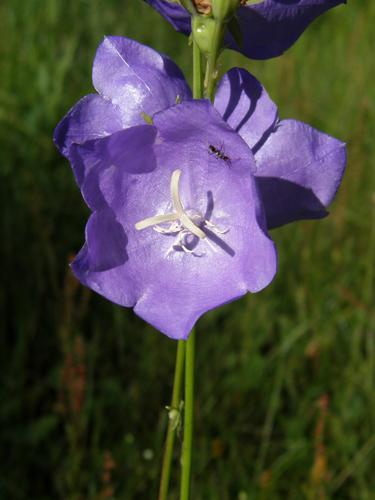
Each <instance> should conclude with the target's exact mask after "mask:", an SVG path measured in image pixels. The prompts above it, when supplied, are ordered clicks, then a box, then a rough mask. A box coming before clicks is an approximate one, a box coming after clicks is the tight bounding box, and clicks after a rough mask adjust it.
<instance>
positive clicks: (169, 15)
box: [145, 0, 191, 35]
mask: <svg viewBox="0 0 375 500" xmlns="http://www.w3.org/2000/svg"><path fill="white" fill-rule="evenodd" d="M145 2H146V3H148V4H149V5H151V7H153V8H154V9H155V10H157V11H158V12H159V14H161V15H162V16H163V17H164V18H165V19H166V20H167V21H168V22H170V23H171V25H172V26H173V27H174V29H175V30H176V31H180V32H181V33H184V34H185V35H189V34H190V31H191V19H190V15H189V13H188V11H187V10H186V9H184V7H181V5H178V4H177V3H175V2H172V1H169V0H145Z"/></svg>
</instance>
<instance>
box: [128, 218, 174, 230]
mask: <svg viewBox="0 0 375 500" xmlns="http://www.w3.org/2000/svg"><path fill="white" fill-rule="evenodd" d="M178 218H179V215H178V214H165V215H154V216H153V217H149V218H148V219H143V220H141V221H139V222H137V223H136V225H135V228H136V229H138V231H140V230H141V229H146V228H147V227H151V226H155V225H156V224H162V223H163V222H172V221H174V220H177V219H178Z"/></svg>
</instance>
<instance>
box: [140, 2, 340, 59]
mask: <svg viewBox="0 0 375 500" xmlns="http://www.w3.org/2000/svg"><path fill="white" fill-rule="evenodd" d="M145 1H146V2H147V3H148V4H149V5H151V6H152V7H153V8H154V9H155V10H157V11H158V12H159V13H160V14H161V15H162V16H163V17H164V18H165V19H166V20H167V21H169V22H170V23H171V24H172V26H173V27H174V28H175V29H176V30H177V31H180V32H181V33H184V34H185V35H189V34H190V32H191V19H190V14H189V12H188V11H187V10H186V9H185V8H184V7H182V6H181V5H180V4H179V3H178V2H176V1H174V0H145ZM343 3H346V0H264V1H263V2H260V3H251V2H250V1H249V2H248V5H242V6H240V7H239V8H238V11H237V19H238V22H239V27H240V31H241V35H242V37H241V38H242V43H241V44H239V43H238V42H237V41H236V40H235V38H234V37H233V36H232V35H231V34H230V33H229V32H228V33H227V35H226V39H225V44H226V46H227V47H228V48H230V49H233V50H237V51H238V52H241V53H242V54H244V55H245V56H247V57H250V58H252V59H270V58H272V57H277V56H279V55H281V54H283V53H284V52H285V51H286V50H287V49H289V47H291V46H292V45H293V44H294V43H295V42H296V41H297V40H298V38H299V37H300V36H301V34H302V33H303V32H304V31H305V29H306V28H307V27H308V26H309V24H310V23H312V22H313V21H314V19H316V18H317V17H319V16H320V15H321V14H323V13H324V12H326V11H327V10H329V9H331V8H332V7H335V6H337V5H339V4H343Z"/></svg>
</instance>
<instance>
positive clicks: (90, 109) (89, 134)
mask: <svg viewBox="0 0 375 500" xmlns="http://www.w3.org/2000/svg"><path fill="white" fill-rule="evenodd" d="M123 127H124V124H123V122H122V120H121V114H120V112H119V110H118V108H116V107H115V106H113V104H112V103H111V102H110V101H107V100H105V99H103V98H102V97H100V96H98V95H96V94H90V95H87V96H85V97H83V98H82V99H81V100H80V101H78V102H77V104H76V105H75V106H74V107H73V108H72V109H71V110H70V111H69V112H68V113H67V114H66V116H64V118H63V119H62V120H61V121H60V123H59V124H58V125H57V127H56V129H55V132H54V142H55V144H56V146H57V148H58V150H59V151H60V152H61V154H63V155H64V156H66V157H69V149H70V146H71V145H72V144H82V143H84V142H86V141H89V140H92V139H97V138H99V137H104V136H106V135H109V134H112V133H113V132H117V131H118V130H121V129H122V128H123Z"/></svg>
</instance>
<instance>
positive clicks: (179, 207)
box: [135, 169, 228, 257]
mask: <svg viewBox="0 0 375 500" xmlns="http://www.w3.org/2000/svg"><path fill="white" fill-rule="evenodd" d="M181 174H182V171H181V170H179V169H177V170H174V171H173V173H172V177H171V184H170V194H171V198H172V203H173V208H174V211H173V212H171V213H167V214H160V215H154V216H152V217H148V218H147V219H143V220H141V221H139V222H137V223H136V224H135V228H136V229H137V230H138V231H141V230H143V229H147V228H149V227H152V228H153V229H154V231H156V232H158V233H160V234H164V235H174V236H176V238H177V239H176V241H175V243H174V244H173V246H172V249H174V250H182V251H184V252H185V253H190V254H193V255H195V256H199V257H201V256H202V255H204V254H203V253H197V252H196V251H195V248H196V246H197V244H198V242H199V240H204V239H206V238H207V234H206V233H205V232H204V231H203V228H205V227H206V228H207V229H209V230H210V231H212V232H213V233H215V234H225V233H227V232H228V230H227V229H219V228H218V227H217V226H216V224H213V223H212V222H210V221H209V220H207V219H205V218H204V217H203V216H202V215H201V214H200V213H199V212H198V211H195V210H185V208H184V206H183V204H182V201H181V196H180V178H181ZM167 223H169V225H167V226H165V224H167ZM162 224H164V225H162Z"/></svg>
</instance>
